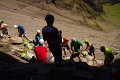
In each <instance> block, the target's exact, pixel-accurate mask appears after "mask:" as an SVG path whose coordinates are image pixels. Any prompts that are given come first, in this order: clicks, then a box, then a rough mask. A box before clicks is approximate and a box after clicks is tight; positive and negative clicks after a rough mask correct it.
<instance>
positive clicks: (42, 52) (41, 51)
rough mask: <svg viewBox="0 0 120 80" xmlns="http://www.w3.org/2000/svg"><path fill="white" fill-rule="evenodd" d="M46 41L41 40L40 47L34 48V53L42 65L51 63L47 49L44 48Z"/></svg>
mask: <svg viewBox="0 0 120 80" xmlns="http://www.w3.org/2000/svg"><path fill="white" fill-rule="evenodd" d="M43 44H44V40H43V39H40V40H39V46H35V47H34V52H35V54H36V58H37V62H38V63H41V64H46V63H48V62H49V61H50V58H48V57H47V54H46V53H47V48H46V47H45V46H43Z"/></svg>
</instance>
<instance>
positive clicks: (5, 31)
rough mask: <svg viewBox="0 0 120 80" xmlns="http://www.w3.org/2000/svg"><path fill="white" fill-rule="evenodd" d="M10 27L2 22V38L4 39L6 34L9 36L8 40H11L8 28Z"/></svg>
mask: <svg viewBox="0 0 120 80" xmlns="http://www.w3.org/2000/svg"><path fill="white" fill-rule="evenodd" d="M8 27H9V25H8V24H5V23H4V22H3V21H2V20H0V30H1V31H2V33H1V34H0V37H2V38H3V37H4V36H3V35H4V34H7V35H8V38H10V34H9V33H8V29H7V28H8Z"/></svg>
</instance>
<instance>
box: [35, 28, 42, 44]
mask: <svg viewBox="0 0 120 80" xmlns="http://www.w3.org/2000/svg"><path fill="white" fill-rule="evenodd" d="M40 39H42V37H41V35H40V30H37V34H36V35H35V41H36V42H35V41H33V43H34V45H35V46H37V45H39V40H40Z"/></svg>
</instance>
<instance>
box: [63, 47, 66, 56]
mask: <svg viewBox="0 0 120 80" xmlns="http://www.w3.org/2000/svg"><path fill="white" fill-rule="evenodd" d="M62 49H63V51H64V55H67V54H66V51H65V47H62Z"/></svg>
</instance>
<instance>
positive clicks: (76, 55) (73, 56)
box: [71, 52, 80, 58]
mask: <svg viewBox="0 0 120 80" xmlns="http://www.w3.org/2000/svg"><path fill="white" fill-rule="evenodd" d="M79 54H80V52H78V53H76V54H74V53H72V55H71V57H72V58H75V57H79Z"/></svg>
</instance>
